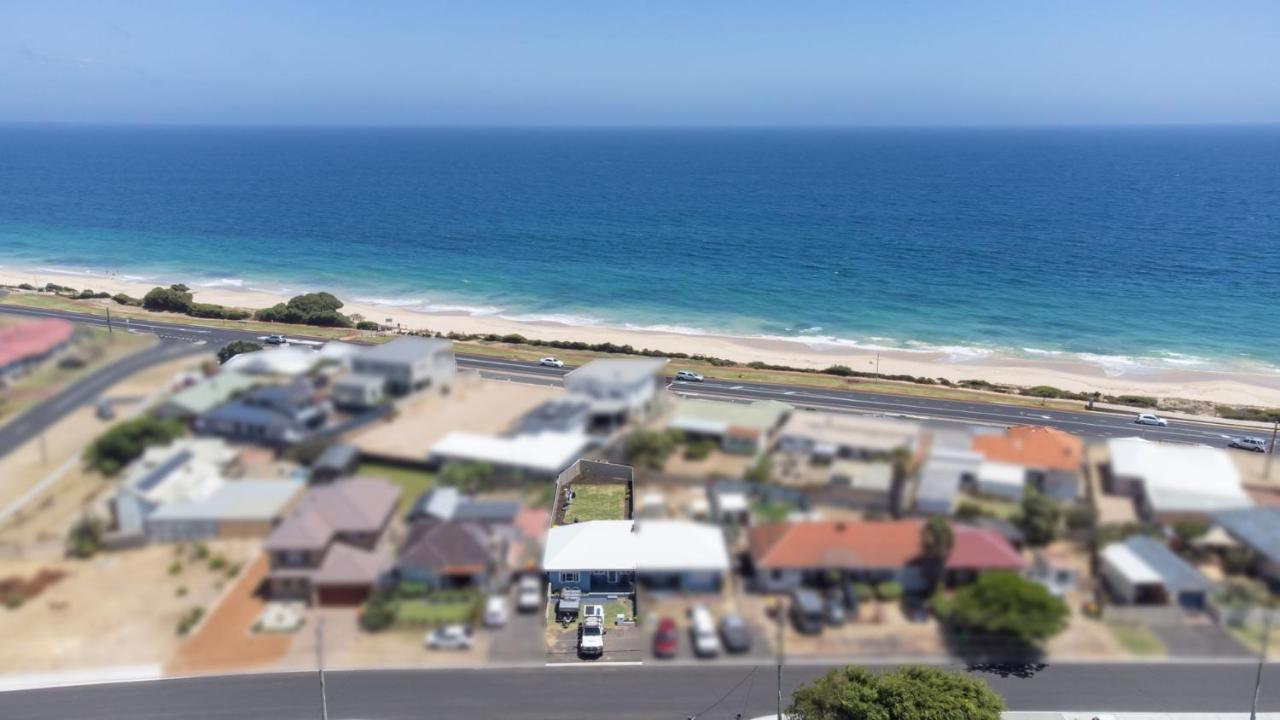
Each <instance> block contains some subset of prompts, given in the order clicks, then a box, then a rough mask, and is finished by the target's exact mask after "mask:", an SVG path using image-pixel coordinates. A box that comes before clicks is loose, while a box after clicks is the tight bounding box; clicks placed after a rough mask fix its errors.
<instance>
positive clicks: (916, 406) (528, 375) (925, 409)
mask: <svg viewBox="0 0 1280 720" xmlns="http://www.w3.org/2000/svg"><path fill="white" fill-rule="evenodd" d="M0 312H3V313H10V314H17V315H30V316H38V317H61V318H65V319H68V320H74V321H76V322H83V323H90V324H95V325H105V324H106V321H105V320H104V319H103V318H102V317H99V316H96V315H88V314H84V313H69V312H63V311H55V310H43V309H33V308H21V307H16V306H0ZM115 325H116V327H126V328H129V329H133V330H135V331H139V332H153V333H156V334H157V335H160V337H161V338H162V339H164V340H170V341H174V342H186V343H192V342H197V341H205V342H206V343H207V344H208V346H209V348H210V349H215V348H218V347H221V346H222V345H224V344H226V343H228V342H231V341H233V340H252V339H256V338H258V337H259V335H258V334H257V333H251V332H245V331H240V330H224V329H220V328H210V327H203V326H198V325H183V324H180V323H167V322H165V323H160V322H151V321H139V320H134V321H131V322H128V323H123V324H122V323H121V321H120V320H116V321H115ZM291 336H292V337H299V338H304V339H306V336H305V335H296V334H291ZM457 357H458V365H459V367H463V368H470V369H474V370H478V371H480V373H481V374H482V375H484V376H486V377H492V378H499V379H509V380H512V381H516V382H531V383H540V384H545V385H559V384H560V382H561V380H560V378H561V377H562V376H563V375H564V374H565V373H567V372H569V370H571V369H572V368H563V369H561V368H551V367H542V366H540V365H538V364H536V363H532V362H521V361H516V360H503V359H498V358H493V357H488V356H482V355H470V354H466V353H459V354H458V356H457ZM140 362H141V361H140ZM108 384H109V383H108ZM103 387H105V385H104V386H103ZM671 389H672V391H673V392H676V393H677V394H680V395H684V396H688V397H707V398H715V399H722V400H735V401H742V402H747V401H751V400H764V399H768V400H780V401H782V402H786V403H789V404H791V405H795V406H797V407H803V408H812V409H815V410H830V411H835V412H842V413H853V414H874V415H884V416H891V417H903V418H909V419H914V420H923V421H931V422H949V423H960V424H983V425H992V426H1000V427H1005V426H1012V425H1026V424H1037V425H1050V426H1053V427H1057V428H1061V429H1062V430H1066V431H1068V432H1071V433H1075V434H1077V435H1081V436H1083V437H1086V438H1092V439H1106V438H1112V437H1127V436H1132V435H1139V436H1142V437H1146V438H1150V439H1153V440H1164V441H1169V442H1184V443H1204V444H1207V445H1214V446H1219V447H1225V446H1226V443H1227V441H1228V440H1229V439H1230V438H1231V437H1232V436H1233V435H1240V434H1255V435H1256V434H1260V432H1259V431H1242V430H1239V429H1233V428H1231V427H1228V426H1226V425H1223V424H1219V423H1214V422H1201V421H1192V420H1171V421H1170V423H1169V426H1168V427H1151V426H1144V425H1137V424H1135V423H1134V422H1133V415H1129V414H1117V413H1110V412H1083V411H1080V412H1072V411H1063V410H1049V409H1040V408H1035V407H1026V406H1021V405H1002V404H998V403H987V402H972V401H962V400H940V399H934V398H921V397H908V396H901V395H890V394H885V393H875V392H865V391H860V390H852V389H850V390H844V389H835V388H832V389H826V388H813V387H797V386H794V385H774V384H767V383H752V382H746V381H743V382H732V381H726V380H707V381H706V382H701V383H684V382H680V383H673V384H672V386H671ZM68 392H70V391H68ZM85 397H90V398H91V396H88V395H86V396H85ZM59 402H60V399H55V400H54V401H52V403H51V404H58V403H59ZM72 407H74V406H72ZM64 414H65V413H64ZM58 417H60V416H58ZM56 419H57V418H56V417H54V418H53V420H56ZM38 420H39V419H38V418H33V419H32V422H31V423H30V424H29V425H26V430H27V431H28V432H29V433H34V432H38V431H39V430H40V429H43V427H47V425H48V424H50V422H52V420H50V421H46V422H44V424H43V425H41V424H40V422H38ZM0 438H3V436H0ZM6 451H7V449H6V446H5V445H4V444H3V441H0V455H3V454H4V452H6Z"/></svg>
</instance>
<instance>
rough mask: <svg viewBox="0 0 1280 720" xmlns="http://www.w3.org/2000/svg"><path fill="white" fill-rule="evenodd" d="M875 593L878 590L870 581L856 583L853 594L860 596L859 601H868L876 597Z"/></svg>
mask: <svg viewBox="0 0 1280 720" xmlns="http://www.w3.org/2000/svg"><path fill="white" fill-rule="evenodd" d="M875 594H876V592H875V590H874V589H873V588H872V587H871V584H870V583H854V585H853V595H854V597H856V598H858V601H859V602H867V601H869V600H871V598H873V597H875Z"/></svg>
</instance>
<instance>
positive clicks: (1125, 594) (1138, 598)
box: [1102, 535, 1213, 610]
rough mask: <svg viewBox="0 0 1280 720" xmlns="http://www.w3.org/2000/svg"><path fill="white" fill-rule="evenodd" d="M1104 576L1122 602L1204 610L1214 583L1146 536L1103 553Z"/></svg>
mask: <svg viewBox="0 0 1280 720" xmlns="http://www.w3.org/2000/svg"><path fill="white" fill-rule="evenodd" d="M1102 576H1103V578H1104V579H1105V581H1106V584H1107V587H1108V589H1110V590H1111V593H1112V594H1113V595H1114V596H1115V597H1116V599H1118V600H1119V601H1120V602H1123V603H1125V604H1129V605H1177V606H1179V607H1181V608H1184V609H1186V610H1203V609H1204V607H1205V605H1206V604H1207V603H1208V595H1209V591H1210V590H1212V589H1213V583H1211V582H1210V581H1209V579H1208V578H1206V577H1205V576H1204V575H1201V574H1200V572H1199V571H1198V570H1196V569H1195V568H1194V567H1192V566H1191V565H1189V564H1188V563H1187V562H1186V561H1185V560H1183V559H1182V558H1180V557H1178V556H1177V555H1176V554H1174V552H1173V551H1172V550H1170V549H1169V548H1168V547H1166V546H1165V545H1164V544H1163V543H1161V542H1160V541H1158V540H1156V539H1155V538H1150V537H1147V536H1145V535H1137V536H1134V537H1131V538H1129V539H1127V540H1125V541H1123V542H1118V543H1112V544H1110V545H1108V546H1107V547H1106V548H1104V549H1103V551H1102Z"/></svg>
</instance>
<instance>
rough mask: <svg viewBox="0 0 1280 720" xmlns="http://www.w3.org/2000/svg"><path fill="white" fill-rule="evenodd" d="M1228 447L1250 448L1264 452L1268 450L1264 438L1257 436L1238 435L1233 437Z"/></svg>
mask: <svg viewBox="0 0 1280 720" xmlns="http://www.w3.org/2000/svg"><path fill="white" fill-rule="evenodd" d="M1227 447H1233V448H1239V449H1241V450H1250V451H1252V452H1260V453H1264V452H1266V451H1267V443H1266V441H1265V440H1263V439H1262V438H1256V437H1238V438H1231V443H1230V444H1229V445H1227Z"/></svg>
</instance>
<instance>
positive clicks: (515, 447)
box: [430, 432, 589, 473]
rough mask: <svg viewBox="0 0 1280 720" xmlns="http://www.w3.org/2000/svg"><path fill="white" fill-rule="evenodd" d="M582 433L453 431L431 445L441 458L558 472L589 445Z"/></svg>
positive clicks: (433, 454) (434, 454)
mask: <svg viewBox="0 0 1280 720" xmlns="http://www.w3.org/2000/svg"><path fill="white" fill-rule="evenodd" d="M588 442H589V439H588V438H587V436H586V435H584V434H583V433H577V432H575V433H557V432H543V433H526V434H521V435H515V436H501V435H483V434H480V433H470V432H451V433H448V434H446V435H445V436H444V437H442V438H440V440H439V441H438V442H436V444H435V445H433V446H431V452H430V455H431V456H432V457H435V458H439V459H451V460H468V461H472V462H485V463H490V464H492V465H504V466H507V467H516V468H523V469H526V470H535V471H540V472H549V473H558V472H560V471H561V470H564V469H565V468H567V467H569V466H570V465H572V464H573V461H574V460H577V459H578V458H579V457H580V456H581V455H582V451H583V449H584V448H586V447H587V444H588Z"/></svg>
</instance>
